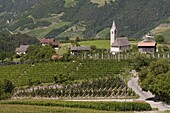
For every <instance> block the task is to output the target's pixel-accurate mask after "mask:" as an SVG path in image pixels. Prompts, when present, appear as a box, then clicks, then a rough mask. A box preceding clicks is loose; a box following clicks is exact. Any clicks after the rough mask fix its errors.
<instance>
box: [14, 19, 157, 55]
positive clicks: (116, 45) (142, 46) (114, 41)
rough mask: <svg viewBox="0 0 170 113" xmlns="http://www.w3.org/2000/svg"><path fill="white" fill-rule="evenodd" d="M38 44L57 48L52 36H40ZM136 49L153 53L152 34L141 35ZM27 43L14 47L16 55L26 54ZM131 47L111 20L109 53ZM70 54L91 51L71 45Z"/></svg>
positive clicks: (154, 44)
mask: <svg viewBox="0 0 170 113" xmlns="http://www.w3.org/2000/svg"><path fill="white" fill-rule="evenodd" d="M40 44H41V45H42V46H45V45H51V46H52V47H53V48H54V49H55V50H57V49H59V42H57V41H55V40H54V39H53V38H42V39H40ZM137 46H138V51H139V52H141V53H154V52H156V51H157V48H156V46H157V44H156V42H155V41H154V40H153V36H151V35H149V34H147V35H145V36H144V37H143V40H142V41H141V42H138V44H137ZM28 47H29V45H20V47H19V48H16V50H15V52H16V54H18V55H21V54H26V52H27V48H28ZM130 48H131V44H130V42H129V41H128V38H127V37H118V30H117V28H116V23H115V21H113V24H112V27H111V30H110V53H112V54H113V55H114V54H116V53H119V52H124V51H128V50H130ZM70 51H71V54H73V55H76V53H78V52H82V51H91V48H90V47H85V46H72V47H70Z"/></svg>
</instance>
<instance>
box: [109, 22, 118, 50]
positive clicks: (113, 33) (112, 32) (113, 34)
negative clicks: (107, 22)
mask: <svg viewBox="0 0 170 113" xmlns="http://www.w3.org/2000/svg"><path fill="white" fill-rule="evenodd" d="M116 38H117V29H116V23H115V21H113V24H112V28H111V30H110V47H111V45H112V43H114V41H115V40H116Z"/></svg>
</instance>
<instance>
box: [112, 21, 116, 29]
mask: <svg viewBox="0 0 170 113" xmlns="http://www.w3.org/2000/svg"><path fill="white" fill-rule="evenodd" d="M115 27H116V24H115V21H114V20H113V24H112V28H115Z"/></svg>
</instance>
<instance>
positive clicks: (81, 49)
mask: <svg viewBox="0 0 170 113" xmlns="http://www.w3.org/2000/svg"><path fill="white" fill-rule="evenodd" d="M70 50H71V54H72V55H77V54H79V53H80V52H85V51H86V52H87V51H91V48H90V47H85V46H78V47H71V49H70Z"/></svg>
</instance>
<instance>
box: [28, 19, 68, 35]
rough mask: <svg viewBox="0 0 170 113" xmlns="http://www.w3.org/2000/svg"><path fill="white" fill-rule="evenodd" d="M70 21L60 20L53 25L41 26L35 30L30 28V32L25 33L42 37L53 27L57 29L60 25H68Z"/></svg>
mask: <svg viewBox="0 0 170 113" xmlns="http://www.w3.org/2000/svg"><path fill="white" fill-rule="evenodd" d="M69 23H70V22H60V23H56V24H54V25H51V26H49V27H47V28H41V29H36V30H32V31H30V32H28V33H27V34H28V35H30V36H35V37H37V38H42V37H44V36H45V35H46V34H48V33H49V32H50V31H52V30H53V29H58V28H60V27H63V26H65V25H68V24H69Z"/></svg>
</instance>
